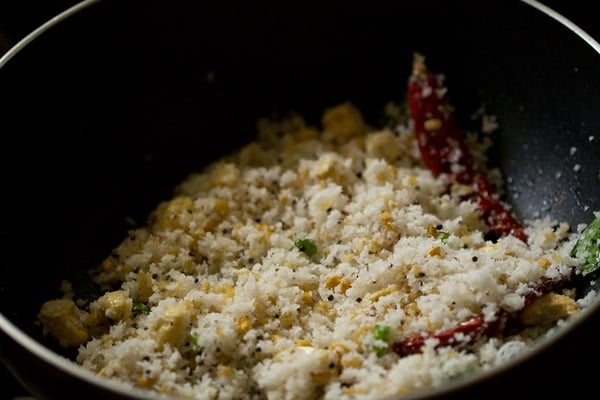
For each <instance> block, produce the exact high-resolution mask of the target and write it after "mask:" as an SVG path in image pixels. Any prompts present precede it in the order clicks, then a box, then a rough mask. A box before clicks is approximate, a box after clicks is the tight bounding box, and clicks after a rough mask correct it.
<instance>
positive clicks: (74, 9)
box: [0, 0, 102, 68]
mask: <svg viewBox="0 0 600 400" xmlns="http://www.w3.org/2000/svg"><path fill="white" fill-rule="evenodd" d="M100 1H102V0H84V1H82V2H80V3H77V4H75V5H73V6H71V7H70V8H67V9H66V10H65V11H63V12H61V13H59V14H57V15H56V16H54V17H52V18H50V19H49V20H48V21H46V22H44V23H43V24H42V25H40V26H39V27H37V28H36V29H35V30H33V31H31V32H30V33H29V34H28V35H27V36H25V37H24V38H23V39H21V40H20V41H18V42H17V43H16V44H15V45H13V46H12V47H11V48H10V49H8V51H7V52H6V53H4V55H3V56H2V57H0V68H2V66H4V64H6V63H7V62H8V61H9V60H10V59H11V58H13V57H14V56H15V54H17V53H18V52H19V51H21V50H23V48H25V46H27V45H28V44H29V43H31V42H32V41H34V40H35V39H37V38H38V36H40V35H41V34H42V33H44V32H45V31H47V30H48V29H50V28H52V27H53V26H54V25H56V24H58V23H59V22H61V21H63V20H65V19H67V18H68V17H70V16H71V15H73V14H76V13H78V12H79V11H81V10H83V9H84V8H87V7H89V6H91V5H92V4H94V3H98V2H100Z"/></svg>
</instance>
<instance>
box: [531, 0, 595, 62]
mask: <svg viewBox="0 0 600 400" xmlns="http://www.w3.org/2000/svg"><path fill="white" fill-rule="evenodd" d="M521 1H522V2H523V3H526V4H528V5H530V6H531V7H533V8H536V9H537V10H538V11H541V12H543V13H544V14H546V15H547V16H549V17H550V18H554V19H555V20H556V21H558V22H560V23H561V24H563V25H564V26H565V27H567V28H569V29H570V30H571V31H572V32H573V33H575V34H576V35H577V36H579V37H580V38H581V39H583V41H584V42H586V43H587V44H588V45H590V46H591V47H592V48H593V49H594V50H596V52H597V53H598V54H600V43H598V42H597V41H596V39H594V38H593V37H592V36H591V35H590V34H588V33H587V32H586V31H584V30H583V29H581V28H580V27H579V26H578V25H577V24H575V23H574V22H573V21H571V20H570V19H568V18H567V17H565V16H564V15H562V14H560V13H559V12H557V11H555V10H554V9H552V8H550V7H548V6H547V5H544V4H542V3H540V2H539V1H537V0H521Z"/></svg>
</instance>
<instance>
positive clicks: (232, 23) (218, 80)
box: [0, 0, 600, 399]
mask: <svg viewBox="0 0 600 400" xmlns="http://www.w3.org/2000/svg"><path fill="white" fill-rule="evenodd" d="M67 17H68V18H67ZM51 25H52V26H51V27H50V28H49V29H47V30H45V32H43V33H41V34H39V35H35V36H36V37H35V40H32V41H30V43H29V41H26V43H23V44H22V45H19V46H17V48H15V49H13V50H11V51H10V52H9V53H8V54H7V55H6V56H5V57H4V58H3V59H2V61H0V66H1V69H0V112H1V115H2V125H1V127H0V129H1V132H2V137H3V141H4V145H3V146H2V150H3V157H2V158H1V160H2V161H1V162H2V168H1V174H2V175H1V176H2V182H3V186H4V190H3V192H4V195H3V196H2V200H1V203H0V204H1V205H2V207H1V208H0V209H1V210H2V211H3V213H2V223H1V224H0V235H1V237H0V243H1V246H2V255H3V257H2V262H1V263H0V265H1V268H2V274H1V276H0V307H1V308H0V312H1V314H0V356H1V358H2V361H3V363H4V364H5V365H6V366H7V367H8V368H9V369H10V370H11V371H12V372H13V374H14V375H15V376H16V377H17V378H18V379H19V380H20V382H21V383H22V384H23V385H24V386H25V387H26V388H27V389H28V390H29V391H31V393H32V394H34V395H35V396H36V397H37V398H40V399H42V398H64V397H66V393H69V394H71V395H72V397H79V398H87V399H91V398H108V397H115V398H127V397H132V396H133V395H134V394H133V393H132V392H128V391H126V390H123V389H122V388H119V387H118V386H116V385H114V384H109V383H106V382H102V381H100V380H98V379H97V378H94V377H93V376H92V375H91V374H88V373H87V372H85V371H83V370H82V369H81V368H79V367H76V366H74V365H73V364H71V363H70V362H66V361H65V360H64V358H62V355H64V356H67V357H72V356H73V355H72V354H65V353H63V352H61V351H60V350H59V349H57V348H56V347H55V345H54V344H52V343H50V342H48V341H46V340H45V339H44V338H42V337H41V335H40V331H41V329H40V327H39V326H37V325H36V324H35V323H34V322H35V316H36V313H37V311H38V309H39V305H40V304H41V303H42V302H43V301H44V300H46V299H48V298H53V297H56V296H58V295H59V293H58V288H59V283H60V280H61V279H62V278H64V277H70V278H72V279H77V275H78V273H80V272H81V271H83V270H85V269H87V268H90V267H92V266H94V265H96V264H97V263H98V262H99V261H100V260H101V259H103V257H104V256H105V255H106V254H108V252H109V251H110V249H111V248H112V247H113V246H115V245H116V244H117V243H119V242H120V240H121V239H122V238H123V237H124V233H125V232H126V230H127V229H129V228H130V226H129V225H128V223H127V222H126V217H130V218H131V219H133V220H135V221H143V220H144V218H145V216H146V215H147V213H148V212H149V211H150V210H151V209H152V208H153V206H154V205H155V204H156V203H158V202H159V201H160V200H163V199H165V198H168V197H170V196H171V190H172V188H173V187H174V185H175V184H176V183H177V182H179V180H181V179H182V178H183V177H184V176H185V175H187V174H188V173H189V172H191V171H193V170H196V169H199V168H201V167H202V166H203V165H205V164H206V163H208V162H209V161H212V160H214V159H216V158H218V157H220V156H221V155H223V154H225V153H226V152H228V151H230V150H232V149H234V148H235V147H237V146H239V145H241V144H242V143H244V142H246V141H248V140H250V139H251V138H253V136H254V134H255V120H256V118H257V117H260V116H265V115H269V114H271V113H272V112H278V113H285V112H288V111H290V110H295V111H298V112H300V113H302V114H304V115H306V116H307V117H308V119H309V121H312V122H316V121H318V117H319V116H320V112H321V110H323V109H324V108H325V107H327V106H331V105H333V104H336V103H339V102H341V101H344V100H351V101H352V102H354V103H355V104H356V105H357V106H358V107H359V108H361V109H362V110H364V111H365V114H366V116H367V119H368V120H369V121H371V122H373V123H377V122H378V118H380V116H381V109H382V106H383V104H384V103H385V102H387V101H390V100H396V101H401V100H402V99H403V97H404V93H405V90H406V80H407V77H408V75H409V72H410V61H411V57H412V53H413V51H419V52H421V53H423V54H425V55H426V56H427V60H428V63H429V65H430V67H431V68H432V69H433V70H435V71H439V72H443V73H445V75H446V77H447V85H448V87H449V90H450V92H449V94H450V98H451V99H452V101H453V103H454V105H455V108H456V110H457V113H458V118H459V122H460V123H461V124H463V126H464V127H465V128H467V127H468V125H469V123H470V120H469V118H468V117H469V115H470V113H471V112H473V111H474V110H476V109H477V108H478V107H479V105H480V104H482V103H483V104H485V105H486V109H487V111H488V112H489V113H492V114H495V115H497V117H498V120H499V121H500V123H501V130H500V132H499V133H498V134H497V136H496V137H495V145H494V147H493V150H492V151H491V156H492V160H491V162H492V163H493V164H495V165H497V166H499V167H500V168H501V170H502V171H503V173H504V175H505V177H506V180H507V197H506V200H507V201H508V202H510V203H511V204H512V205H513V206H514V209H515V211H516V213H517V214H518V215H519V216H520V217H521V218H533V217H538V216H543V215H547V214H551V215H552V216H553V217H555V218H557V219H560V220H567V221H570V223H571V224H572V226H573V227H574V228H575V227H576V226H577V224H579V223H587V222H590V221H591V220H592V219H593V211H595V210H600V189H599V187H600V176H599V172H600V157H599V155H600V90H599V89H600V55H599V54H598V52H597V50H598V48H596V49H594V48H593V47H592V46H598V45H597V43H595V42H593V40H589V43H588V42H586V41H585V40H584V39H582V37H581V36H580V35H578V34H576V33H574V32H573V31H571V30H570V29H568V28H567V27H566V26H564V25H563V24H561V23H559V22H557V21H556V20H555V19H552V18H550V17H549V16H548V15H545V14H544V13H542V12H540V11H539V10H538V9H536V8H534V7H533V6H531V5H528V4H525V3H524V2H519V1H504V2H500V1H498V2H482V1H454V2H450V1H441V0H440V1H422V2H401V1H396V2H389V3H387V2H386V3H383V2H382V3H378V2H362V3H353V2H347V1H346V2H338V1H328V2H321V3H320V4H319V5H318V6H317V5H314V6H313V5H309V4H307V3H305V2H298V3H288V2H260V3H258V2H245V3H243V4H231V3H225V2H200V1H193V0H189V1H186V0H172V1H168V2H167V1H154V0H145V1H109V0H105V1H99V2H94V1H85V2H83V3H80V5H79V7H78V8H77V9H75V10H71V11H70V12H67V13H66V14H65V15H64V16H63V17H61V18H58V22H56V23H52V24H51ZM580 33H581V32H580ZM583 34H585V32H583ZM583 36H585V35H583ZM18 50H20V51H18ZM210 73H214V77H215V79H214V81H213V82H211V83H209V82H208V81H207V79H206V76H207V74H210ZM571 148H576V152H575V153H574V154H571V153H572V151H571ZM576 165H578V166H579V167H575V166H576ZM577 168H579V170H578V171H576V170H577ZM582 288H583V291H584V292H585V291H586V290H590V289H592V288H595V289H596V290H598V289H599V286H598V284H595V283H594V282H593V280H586V281H584V282H582ZM599 308H600V306H599V305H598V304H596V305H595V306H593V307H591V308H590V309H589V310H588V312H585V313H584V314H583V315H582V318H580V319H579V320H578V321H577V323H573V324H570V325H569V326H568V327H567V328H565V329H564V330H563V331H562V332H561V334H559V335H557V336H556V338H555V339H554V340H552V341H549V342H545V343H543V344H542V345H541V346H540V347H539V348H538V349H537V351H536V352H534V353H533V355H532V356H529V357H527V358H521V359H518V360H517V361H516V362H514V363H512V364H509V365H507V366H506V367H505V368H502V369H500V370H496V371H491V372H489V373H485V374H479V375H476V376H475V377H473V378H471V379H470V380H469V381H464V382H458V383H456V384H454V385H452V386H448V387H444V388H442V389H441V390H437V391H434V392H431V393H427V395H429V396H431V397H434V396H443V397H444V398H451V397H453V396H455V397H456V398H482V397H483V396H490V395H492V396H494V397H495V398H499V396H516V395H518V397H519V398H528V397H530V396H535V397H536V398H539V397H544V396H551V395H552V394H554V393H556V390H559V389H561V388H563V389H568V390H570V391H572V390H577V389H578V388H586V391H587V393H588V395H589V393H590V392H591V393H592V394H593V393H596V394H600V388H599V387H598V384H597V383H596V382H597V381H596V380H595V378H596V377H595V372H594V370H593V368H591V367H586V365H588V364H587V360H591V363H592V365H593V364H595V363H597V361H598V360H599V359H600V350H599V348H600V346H598V343H597V340H596V336H597V334H596V332H598V330H597V329H598V327H600V309H599ZM59 354H61V356H59Z"/></svg>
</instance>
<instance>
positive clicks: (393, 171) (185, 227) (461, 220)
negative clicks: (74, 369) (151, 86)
mask: <svg viewBox="0 0 600 400" xmlns="http://www.w3.org/2000/svg"><path fill="white" fill-rule="evenodd" d="M259 127H260V135H259V137H258V139H257V141H255V142H252V143H250V144H248V145H247V146H245V147H244V148H242V149H240V150H239V151H237V152H235V153H233V154H230V155H228V156H227V157H225V158H223V159H222V160H219V161H218V162H215V163H213V164H211V165H209V166H207V167H206V168H205V169H204V170H202V171H201V172H198V173H194V174H192V175H190V176H189V177H188V178H187V179H186V180H185V181H184V182H182V183H181V184H180V185H179V186H178V187H177V190H176V195H175V196H174V197H173V198H172V199H170V200H168V201H165V202H163V203H162V204H160V205H159V206H158V207H157V209H156V210H155V211H154V212H153V214H152V215H151V216H150V218H149V223H148V225H147V226H146V227H143V228H139V229H135V230H132V231H131V232H129V235H128V237H127V238H126V239H125V240H124V241H123V242H122V243H121V244H120V246H118V248H116V249H115V250H114V252H113V254H112V255H111V256H109V257H108V258H107V259H106V260H105V261H104V262H103V263H102V265H101V267H100V268H99V269H98V270H97V271H96V272H95V275H94V279H95V281H96V282H97V283H98V284H100V285H101V286H102V287H103V288H104V289H105V290H106V292H105V294H103V295H102V296H101V297H99V298H98V299H97V300H94V301H92V302H89V303H86V302H85V301H83V300H81V299H77V298H75V297H72V293H71V291H70V289H69V285H64V286H65V296H64V298H62V299H57V300H51V301H49V302H47V303H46V304H44V306H43V307H42V310H41V312H40V319H41V321H42V323H43V326H44V331H45V333H47V334H49V335H51V336H53V337H55V338H56V339H57V340H59V341H61V343H62V344H63V345H65V346H79V352H78V356H77V362H78V363H80V364H81V365H83V366H84V367H85V368H87V369H89V370H91V371H94V372H96V373H97V374H99V375H100V376H103V377H106V378H111V379H117V380H120V381H123V382H126V383H128V384H131V385H132V386H137V387H141V388H146V389H149V390H153V391H156V392H158V393H163V394H167V395H171V396H175V397H184V398H198V399H205V398H206V399H213V398H219V399H263V398H269V399H315V398H323V399H350V398H352V399H373V398H381V397H386V396H393V395H401V394H407V393H411V392H413V391H415V390H422V389H427V388H430V387H433V386H437V385H442V384H444V383H446V382H448V381H450V380H452V379H454V378H457V377H460V376H464V375H465V374H472V373H474V372H475V371H478V370H485V369H489V368H492V367H494V366H497V365H499V364H501V363H503V362H506V361H507V360H509V359H511V358H513V357H514V356H516V355H518V354H522V353H523V352H524V351H526V349H527V348H529V347H530V346H531V345H532V343H534V341H535V340H536V339H537V338H539V337H541V336H543V335H546V334H548V332H549V330H551V328H552V327H553V326H556V323H557V322H558V323H560V322H561V321H563V320H565V319H566V318H568V317H569V316H570V315H571V314H575V313H577V312H578V310H579V309H580V308H581V307H584V306H585V305H586V304H588V303H589V302H590V301H589V300H585V301H583V300H582V301H580V302H579V303H577V302H576V301H575V293H574V292H573V291H569V290H566V289H565V290H555V291H554V292H553V293H550V294H547V295H545V296H542V297H540V298H542V299H545V301H546V303H549V304H550V305H548V304H546V305H545V304H544V302H543V301H539V302H533V303H532V304H531V305H529V304H528V303H527V302H526V299H527V297H528V295H531V294H532V293H534V292H535V290H537V288H539V286H540V285H541V284H543V283H548V282H560V281H563V280H565V279H567V278H568V277H569V276H571V274H572V273H573V271H574V269H576V262H575V260H573V259H572V258H570V257H569V251H570V249H571V248H572V246H573V243H574V239H575V237H574V234H573V233H571V232H570V227H569V225H568V224H567V223H563V222H561V223H558V222H557V221H553V220H551V219H549V218H543V219H539V220H534V221H526V222H525V226H526V233H527V235H528V236H529V241H528V243H523V242H522V241H520V240H518V239H516V238H514V237H512V236H507V237H502V238H500V239H498V240H497V241H492V240H489V239H486V238H487V236H486V232H487V227H486V225H485V224H484V222H483V221H482V220H481V219H480V215H479V213H478V210H477V206H476V205H475V204H474V203H471V202H469V201H461V198H463V195H464V194H465V193H467V192H468V191H469V190H472V189H471V188H470V187H466V186H464V185H458V184H453V185H450V181H449V179H448V178H447V177H446V176H444V175H441V176H439V177H433V176H432V175H431V173H430V172H429V171H428V170H427V169H425V168H424V167H423V166H422V164H421V161H420V157H419V153H418V149H417V147H416V145H415V139H414V136H413V133H412V131H411V129H410V126H409V124H408V123H407V122H406V121H404V123H401V124H398V126H396V127H394V129H389V130H388V129H384V130H374V129H372V128H371V127H369V126H368V125H367V124H366V123H365V122H364V120H363V118H362V116H361V113H360V112H359V111H358V110H357V109H356V108H354V107H353V106H352V105H351V104H349V103H345V104H342V105H339V106H336V107H332V108H331V109H328V110H326V111H325V113H324V115H323V119H322V127H320V128H319V129H316V128H312V127H309V126H307V125H306V124H305V122H304V121H303V120H302V118H300V117H299V116H297V115H293V116H292V117H290V118H288V119H286V120H284V121H271V120H263V121H261V122H260V124H259ZM470 145H471V147H472V150H473V151H474V153H477V151H478V147H477V143H476V142H475V141H473V140H471V141H470ZM479 150H481V149H479ZM476 157H477V158H478V159H482V160H484V159H485V157H484V155H483V154H481V152H480V153H477V154H476ZM488 172H489V173H490V174H491V175H494V174H496V175H497V171H491V172H490V171H488ZM526 304H527V305H526ZM536 307H537V308H536ZM500 315H505V316H510V317H511V318H512V317H514V318H513V319H515V320H518V321H519V322H520V324H519V329H516V330H513V331H510V332H508V333H507V332H505V333H503V334H494V335H491V334H490V335H482V336H481V337H477V338H475V339H474V340H469V338H470V337H469V335H468V333H461V332H456V333H455V334H454V337H453V342H454V344H453V345H451V346H439V340H438V338H436V337H435V336H434V335H433V334H434V333H436V332H444V331H449V330H452V329H453V328H455V327H457V326H458V325H459V324H460V323H461V322H464V321H466V320H469V319H470V318H473V317H476V316H481V317H482V318H483V320H484V321H485V322H486V323H488V322H489V323H491V322H493V321H496V320H498V318H499V316H500ZM418 334H424V335H430V336H428V339H426V340H424V345H423V347H422V349H421V350H420V351H418V352H415V353H414V354H409V355H398V354H397V353H396V352H394V351H393V350H392V344H393V343H398V342H402V341H403V340H406V339H407V338H410V337H413V336H414V335H418Z"/></svg>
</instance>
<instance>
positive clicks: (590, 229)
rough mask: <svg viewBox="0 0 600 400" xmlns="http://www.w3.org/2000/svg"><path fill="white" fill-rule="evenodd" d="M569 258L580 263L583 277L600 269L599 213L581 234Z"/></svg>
mask: <svg viewBox="0 0 600 400" xmlns="http://www.w3.org/2000/svg"><path fill="white" fill-rule="evenodd" d="M571 257H575V258H577V259H579V260H581V261H582V264H581V273H582V274H583V275H584V276H585V275H588V274H591V273H592V272H594V271H595V270H597V269H598V268H599V267H600V213H597V214H596V219H594V220H593V221H592V222H591V223H590V224H589V225H588V226H587V227H586V228H585V229H584V230H583V232H581V235H580V236H579V239H577V242H576V243H575V246H574V247H573V250H572V251H571Z"/></svg>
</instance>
